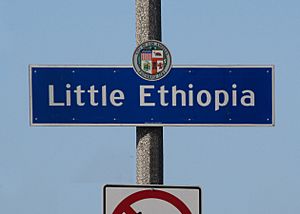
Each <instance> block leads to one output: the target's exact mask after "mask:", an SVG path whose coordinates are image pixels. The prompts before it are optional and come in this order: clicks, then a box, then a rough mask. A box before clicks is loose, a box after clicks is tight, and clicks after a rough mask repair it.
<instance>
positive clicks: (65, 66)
mask: <svg viewBox="0 0 300 214" xmlns="http://www.w3.org/2000/svg"><path fill="white" fill-rule="evenodd" d="M33 67H38V68H49V67H50V68H132V66H129V65H118V66H113V65H63V64H62V65H47V64H45V65H39V64H30V65H29V121H30V126H40V127H52V126H55V127H65V126H68V127H79V126H82V127H97V126H102V127H111V126H123V127H129V126H145V127H151V126H156V127H163V126H169V127H273V126H275V65H173V66H172V68H173V67H174V68H269V67H271V68H272V123H271V124H256V123H253V124H224V123H214V124H181V123H179V124H167V123H134V124H117V123H112V124H109V123H108V124H99V123H76V124H73V123H43V124H41V123H34V121H33V111H32V79H31V78H32V68H33Z"/></svg>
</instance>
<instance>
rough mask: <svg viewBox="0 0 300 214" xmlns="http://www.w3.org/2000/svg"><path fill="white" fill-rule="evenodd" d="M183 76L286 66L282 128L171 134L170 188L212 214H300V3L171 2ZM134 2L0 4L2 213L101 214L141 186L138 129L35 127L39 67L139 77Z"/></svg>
mask: <svg viewBox="0 0 300 214" xmlns="http://www.w3.org/2000/svg"><path fill="white" fill-rule="evenodd" d="M162 2H163V3H162V14H163V15H162V26H163V41H164V42H165V43H166V44H167V46H168V47H169V49H170V50H171V52H172V55H173V62H174V64H186V65H190V64H199V65H201V64H251V65H252V64H253V65H255V64H274V65H275V66H276V126H275V127H274V128H262V127H256V128H245V127H243V128H229V127H228V128H203V127H198V128H197V127H194V128H190V127H187V128H165V129H164V154H165V160H164V163H165V184H167V185H197V186H201V188H202V190H203V213H205V214H220V213H224V214H241V213H243V214H253V213H255V214H268V213H272V214H282V213H284V214H297V213H300V167H299V164H300V137H299V131H300V128H299V127H300V126H299V121H300V113H299V105H300V96H299V93H300V63H299V61H300V60H299V59H300V13H299V11H300V2H299V1H296V0H285V1H278V0H252V1H248V0H227V1H223V0H210V1H204V0H203V1H201V0H190V1H180V0H172V1H166V0H162ZM134 47H135V6H134V0H130V1H129V0H110V1H108V0H106V1H104V0H85V1H79V0H51V1H50V0H44V1H43V0H26V1H24V0H0V71H1V77H0V83H1V90H0V99H1V108H0V109H1V111H0V115H1V120H2V122H1V125H0V213H3V214H20V213H23V214H41V213H42V214H66V213H72V214H86V213H89V214H92V213H93V214H99V213H102V186H103V185H105V184H107V183H111V184H113V183H118V184H134V183H135V129H134V128H133V127H120V128H119V127H112V128H109V127H104V128H95V127H93V128H87V127H86V128H80V127H77V128H75V127H73V128H72V127H64V128H58V127H56V128H45V127H44V128H36V127H30V126H29V83H28V64H99V65H121V64H122V65H130V64H131V56H132V53H133V50H134Z"/></svg>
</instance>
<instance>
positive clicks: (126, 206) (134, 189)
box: [103, 185, 201, 214]
mask: <svg viewBox="0 0 300 214" xmlns="http://www.w3.org/2000/svg"><path fill="white" fill-rule="evenodd" d="M103 193H104V196H103V198H104V204H103V208H104V212H103V213H104V214H123V213H126V214H151V213H155V214H160V213H161V214H175V213H178V214H201V190H200V188H199V187H190V186H187V187H184V186H173V187H172V186H152V185H150V186H141V185H135V186H126V185H106V186H105V187H104V191H103Z"/></svg>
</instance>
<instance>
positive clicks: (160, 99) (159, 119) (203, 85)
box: [29, 65, 274, 126]
mask: <svg viewBox="0 0 300 214" xmlns="http://www.w3.org/2000/svg"><path fill="white" fill-rule="evenodd" d="M29 70H30V118H31V125H36V126H71V125H95V126H119V125H123V126H143V125H144V126H153V125H155V126H271V125H274V67H273V66H173V67H172V69H171V70H170V72H169V73H168V75H167V76H166V77H164V78H163V79H160V80H157V81H148V80H145V79H142V78H141V77H139V76H138V75H137V74H136V73H135V72H134V70H133V68H132V67H131V66H123V67H120V66H115V67H111V66H76V65H70V66H53V65H52V66H44V65H31V66H30V69H29Z"/></svg>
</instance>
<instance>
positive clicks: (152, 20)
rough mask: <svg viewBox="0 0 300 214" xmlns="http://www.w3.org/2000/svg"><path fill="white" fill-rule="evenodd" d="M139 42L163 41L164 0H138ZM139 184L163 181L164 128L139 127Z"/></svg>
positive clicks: (137, 165) (137, 176) (137, 128)
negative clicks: (162, 10)
mask: <svg viewBox="0 0 300 214" xmlns="http://www.w3.org/2000/svg"><path fill="white" fill-rule="evenodd" d="M135 7H136V44H137V45H139V44H141V43H142V42H145V41H147V40H158V41H161V0H136V1H135ZM136 183H137V184H163V127H136Z"/></svg>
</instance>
